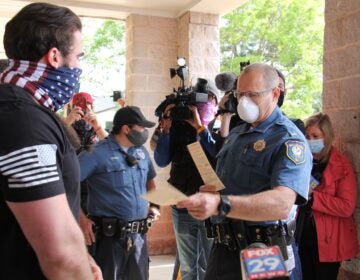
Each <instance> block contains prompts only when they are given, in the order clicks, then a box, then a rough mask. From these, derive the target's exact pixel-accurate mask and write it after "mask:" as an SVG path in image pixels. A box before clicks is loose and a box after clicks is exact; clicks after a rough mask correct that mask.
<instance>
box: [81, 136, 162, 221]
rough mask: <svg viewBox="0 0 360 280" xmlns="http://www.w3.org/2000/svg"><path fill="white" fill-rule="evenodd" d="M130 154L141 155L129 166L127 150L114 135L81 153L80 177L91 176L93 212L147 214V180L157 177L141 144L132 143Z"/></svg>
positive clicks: (132, 216)
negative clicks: (134, 144) (135, 145)
mask: <svg viewBox="0 0 360 280" xmlns="http://www.w3.org/2000/svg"><path fill="white" fill-rule="evenodd" d="M127 153H128V154H129V155H132V156H133V157H135V158H139V159H140V160H139V161H138V163H137V164H135V165H134V166H132V167H131V166H129V165H128V163H127V162H126V159H125V155H126V153H125V152H124V151H123V149H122V148H121V147H120V146H119V144H118V143H117V142H116V140H115V138H114V136H113V135H109V137H108V138H107V139H105V140H102V141H100V142H99V143H97V144H96V145H95V147H94V148H93V149H92V150H91V151H89V152H82V153H81V154H80V155H79V161H80V170H81V177H80V180H81V181H83V180H85V179H88V184H89V189H88V212H89V214H90V215H93V216H99V217H102V216H107V217H117V218H118V219H122V220H127V221H132V220H140V219H144V218H146V217H147V214H148V202H147V201H146V200H144V199H143V198H142V197H141V195H142V194H144V193H145V192H146V191H147V189H146V183H147V181H148V180H150V179H153V178H154V177H155V175H156V174H155V170H154V167H153V164H152V162H151V159H150V157H149V154H148V152H147V151H146V149H145V148H144V147H142V146H140V147H131V148H129V150H128V151H127Z"/></svg>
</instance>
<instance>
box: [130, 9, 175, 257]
mask: <svg viewBox="0 0 360 280" xmlns="http://www.w3.org/2000/svg"><path fill="white" fill-rule="evenodd" d="M176 34H177V20H176V19H171V18H163V17H152V16H143V15H130V16H129V17H128V18H127V20H126V72H125V73H126V103H127V104H128V105H135V106H139V107H140V108H141V110H142V111H143V113H144V115H145V116H146V117H147V118H148V119H150V120H153V121H155V122H157V118H156V117H155V114H154V111H155V108H156V107H157V106H158V105H159V104H160V103H161V101H163V100H164V98H165V96H166V95H168V94H170V93H171V91H172V87H173V83H172V81H171V79H170V74H169V68H170V67H174V65H176V57H177V37H176ZM152 132H153V130H151V134H150V135H152ZM147 148H148V151H149V152H150V155H151V156H152V155H153V153H152V151H151V150H150V148H149V145H147ZM154 166H155V168H156V172H157V176H156V180H155V181H156V185H157V187H158V188H161V187H163V186H164V185H165V184H166V179H167V177H168V174H169V169H168V168H165V169H160V168H157V166H156V164H155V163H154ZM170 213H171V212H170V207H162V209H161V218H160V220H159V221H157V222H155V223H154V226H153V228H152V229H151V230H150V232H149V233H148V242H149V243H148V245H149V253H150V254H151V255H157V254H171V253H175V247H176V246H175V237H174V233H173V229H172V222H171V214H170Z"/></svg>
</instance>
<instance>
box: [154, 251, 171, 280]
mask: <svg viewBox="0 0 360 280" xmlns="http://www.w3.org/2000/svg"><path fill="white" fill-rule="evenodd" d="M174 262H175V256H173V255H160V256H150V272H149V273H150V279H149V280H171V279H172V273H173V269H174Z"/></svg>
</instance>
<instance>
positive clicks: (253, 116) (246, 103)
mask: <svg viewBox="0 0 360 280" xmlns="http://www.w3.org/2000/svg"><path fill="white" fill-rule="evenodd" d="M237 112H238V114H239V116H240V118H241V119H242V120H244V121H246V122H247V123H254V122H255V121H256V120H257V119H258V118H259V115H260V109H259V106H258V105H256V104H255V102H254V101H252V100H251V98H250V97H247V96H243V97H241V98H240V100H239V103H238V105H237Z"/></svg>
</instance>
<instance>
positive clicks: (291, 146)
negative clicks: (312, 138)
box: [285, 140, 306, 164]
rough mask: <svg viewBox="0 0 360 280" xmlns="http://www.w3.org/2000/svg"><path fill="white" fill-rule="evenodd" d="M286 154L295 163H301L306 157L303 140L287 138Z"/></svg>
mask: <svg viewBox="0 0 360 280" xmlns="http://www.w3.org/2000/svg"><path fill="white" fill-rule="evenodd" d="M285 146H286V156H287V157H288V158H289V159H290V160H291V161H293V162H294V163H295V164H302V163H304V162H305V159H306V150H305V149H306V146H305V144H304V143H303V142H300V141H296V140H288V141H286V142H285Z"/></svg>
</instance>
